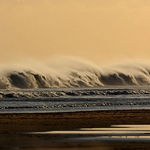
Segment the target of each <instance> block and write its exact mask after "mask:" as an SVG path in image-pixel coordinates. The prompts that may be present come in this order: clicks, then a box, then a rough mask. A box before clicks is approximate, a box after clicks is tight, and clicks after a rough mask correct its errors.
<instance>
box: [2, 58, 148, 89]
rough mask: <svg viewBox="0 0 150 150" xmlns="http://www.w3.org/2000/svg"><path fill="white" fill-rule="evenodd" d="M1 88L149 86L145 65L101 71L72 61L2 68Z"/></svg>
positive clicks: (81, 62)
mask: <svg viewBox="0 0 150 150" xmlns="http://www.w3.org/2000/svg"><path fill="white" fill-rule="evenodd" d="M0 68H1V69H0V88H1V89H12V88H57V87H59V88H60V87H100V86H108V85H120V86H122V85H123V86H124V85H150V65H149V64H148V63H139V62H138V63H133V62H132V63H128V64H127V63H125V64H122V65H114V66H110V67H103V68H100V67H98V66H96V65H93V64H91V63H89V62H86V61H81V60H78V59H74V58H63V59H56V60H55V61H51V62H45V63H39V62H38V63H37V62H28V64H27V65H23V64H19V65H11V67H9V66H8V65H1V67H0Z"/></svg>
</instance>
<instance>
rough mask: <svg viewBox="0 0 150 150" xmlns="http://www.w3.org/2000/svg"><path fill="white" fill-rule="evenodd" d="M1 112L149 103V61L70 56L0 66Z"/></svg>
mask: <svg viewBox="0 0 150 150" xmlns="http://www.w3.org/2000/svg"><path fill="white" fill-rule="evenodd" d="M0 68H1V69H0V88H1V90H0V112H1V113H2V112H30V111H31V112H32V111H33V112H35V111H37V112H39V111H74V110H75V111H80V110H85V111H86V110H100V109H136V108H138V109H145V108H150V107H149V106H150V86H149V85H150V65H149V63H146V62H128V63H122V64H117V65H116V64H115V65H111V66H105V67H104V66H103V67H99V66H96V65H94V64H92V63H89V62H87V61H81V60H79V59H74V58H71V57H63V58H59V59H58V58H57V59H54V60H52V61H46V62H36V61H31V60H29V61H26V63H24V64H23V63H18V64H11V65H1V66H0Z"/></svg>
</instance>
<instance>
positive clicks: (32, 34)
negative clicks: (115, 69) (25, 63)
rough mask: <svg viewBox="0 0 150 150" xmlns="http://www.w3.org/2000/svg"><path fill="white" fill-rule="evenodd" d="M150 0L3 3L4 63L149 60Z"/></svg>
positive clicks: (17, 0)
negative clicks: (56, 59) (58, 58)
mask: <svg viewBox="0 0 150 150" xmlns="http://www.w3.org/2000/svg"><path fill="white" fill-rule="evenodd" d="M149 8H150V1H149V0H130V1H128V0H122V1H119V0H112V1H110V0H106V1H104V0H92V1H91V0H82V1H81V0H76V1H74V0H14V1H12V0H1V1H0V20H1V23H0V33H1V34H0V52H1V54H0V62H12V61H15V60H17V59H23V58H25V57H29V58H34V59H40V60H44V59H49V58H51V57H53V56H57V55H71V56H75V57H80V58H84V59H88V60H90V61H93V62H94V63H97V64H98V63H107V62H112V61H117V60H122V59H124V60H125V59H149V58H150V50H149V49H150V42H149V39H150V26H149V23H150V17H149V14H150V9H149Z"/></svg>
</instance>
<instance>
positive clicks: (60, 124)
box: [0, 109, 150, 150]
mask: <svg viewBox="0 0 150 150" xmlns="http://www.w3.org/2000/svg"><path fill="white" fill-rule="evenodd" d="M149 124H150V110H149V109H135V110H99V111H72V112H71V111H70V112H40V113H38V112H37V113H1V114H0V133H1V134H0V148H1V149H21V150H44V149H45V150H47V149H51V150H53V149H61V150H64V149H72V150H75V149H80V150H84V149H87V150H88V149H89V150H91V149H104V150H105V149H111V150H114V149H150V138H149V135H150V126H149Z"/></svg>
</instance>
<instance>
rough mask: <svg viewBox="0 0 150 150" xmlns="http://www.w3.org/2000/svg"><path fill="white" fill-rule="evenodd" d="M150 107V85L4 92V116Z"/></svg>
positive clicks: (0, 96)
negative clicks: (26, 113) (13, 113)
mask: <svg viewBox="0 0 150 150" xmlns="http://www.w3.org/2000/svg"><path fill="white" fill-rule="evenodd" d="M149 108H150V86H108V87H100V88H40V89H13V90H9V89H4V90H0V113H4V112H9V113H12V112H16V113H20V112H21V113H24V112H41V111H42V112H54V111H57V112H61V111H87V110H113V109H115V110H116V109H149Z"/></svg>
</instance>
